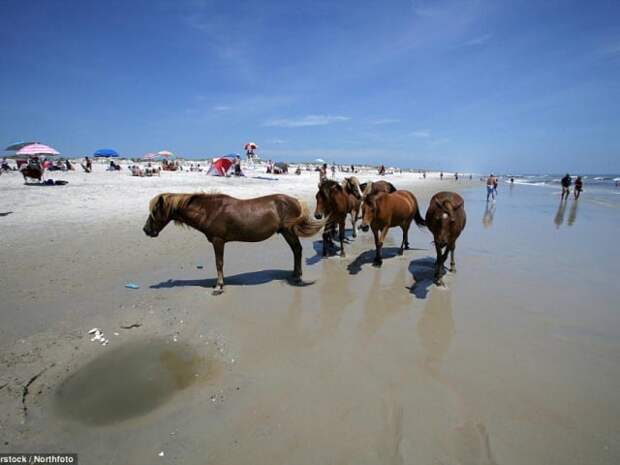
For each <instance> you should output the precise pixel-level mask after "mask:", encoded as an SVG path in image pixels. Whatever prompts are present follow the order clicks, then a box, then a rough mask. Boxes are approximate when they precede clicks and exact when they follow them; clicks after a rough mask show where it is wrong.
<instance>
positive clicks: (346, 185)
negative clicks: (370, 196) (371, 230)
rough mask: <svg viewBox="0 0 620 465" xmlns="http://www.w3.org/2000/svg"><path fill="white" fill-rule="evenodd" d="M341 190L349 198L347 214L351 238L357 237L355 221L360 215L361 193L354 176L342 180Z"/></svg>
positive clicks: (358, 183)
mask: <svg viewBox="0 0 620 465" xmlns="http://www.w3.org/2000/svg"><path fill="white" fill-rule="evenodd" d="M341 186H342V188H343V189H344V191H345V192H346V193H347V195H348V196H349V214H350V215H351V228H352V230H353V232H352V235H353V237H357V220H358V219H359V218H360V215H361V211H360V209H361V207H362V191H361V189H360V182H359V180H358V179H357V178H356V177H355V176H351V177H350V178H344V180H343V181H342V183H341Z"/></svg>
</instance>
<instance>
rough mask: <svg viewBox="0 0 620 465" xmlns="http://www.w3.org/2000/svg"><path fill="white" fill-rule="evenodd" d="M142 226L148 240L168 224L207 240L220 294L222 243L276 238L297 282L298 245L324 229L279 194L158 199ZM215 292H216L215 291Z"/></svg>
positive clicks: (294, 201) (294, 202)
mask: <svg viewBox="0 0 620 465" xmlns="http://www.w3.org/2000/svg"><path fill="white" fill-rule="evenodd" d="M149 209H150V214H149V217H148V219H147V220H146V223H145V225H144V228H143V230H144V232H145V233H146V235H147V236H151V237H157V235H158V234H159V232H160V231H161V230H162V229H164V227H165V226H166V225H167V224H168V223H169V222H170V221H174V222H175V223H176V224H184V225H187V226H189V227H191V228H194V229H197V230H198V231H200V232H202V233H204V235H205V236H207V239H208V240H209V242H211V243H212V244H213V249H214V250H215V265H216V268H217V284H216V286H215V288H216V291H215V293H216V294H218V293H221V292H223V290H224V244H226V242H231V241H239V242H260V241H264V240H266V239H268V238H269V237H271V236H273V235H274V234H275V233H280V234H282V236H283V237H284V239H285V240H286V242H287V243H288V245H289V246H290V247H291V249H292V250H293V256H294V269H293V280H294V282H296V283H299V282H301V274H302V272H301V243H300V242H299V237H310V236H313V235H315V234H316V233H318V232H319V231H320V230H321V228H322V227H323V226H324V225H325V222H324V221H317V220H314V219H313V218H312V217H311V216H310V214H309V213H308V209H307V208H306V206H305V205H304V204H303V203H302V202H300V201H299V200H297V199H295V198H293V197H290V196H288V195H284V194H276V195H267V196H264V197H257V198H254V199H247V200H240V199H236V198H234V197H230V196H228V195H225V194H159V195H157V196H155V197H154V198H153V199H152V200H151V202H150V204H149ZM218 288H219V291H218V290H217V289H218Z"/></svg>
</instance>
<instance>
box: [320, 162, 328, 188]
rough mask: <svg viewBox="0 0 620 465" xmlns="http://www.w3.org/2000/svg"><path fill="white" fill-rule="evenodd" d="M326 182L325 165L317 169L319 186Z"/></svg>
mask: <svg viewBox="0 0 620 465" xmlns="http://www.w3.org/2000/svg"><path fill="white" fill-rule="evenodd" d="M326 180H327V163H323V166H321V167H320V168H319V184H320V183H322V182H323V181H326Z"/></svg>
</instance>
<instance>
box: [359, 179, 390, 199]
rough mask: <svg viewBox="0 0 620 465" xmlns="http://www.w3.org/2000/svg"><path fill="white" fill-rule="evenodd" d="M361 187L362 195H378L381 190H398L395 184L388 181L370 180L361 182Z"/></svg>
mask: <svg viewBox="0 0 620 465" xmlns="http://www.w3.org/2000/svg"><path fill="white" fill-rule="evenodd" d="M360 189H361V191H362V197H366V196H368V195H377V194H379V193H380V192H387V193H390V192H396V188H395V187H394V184H392V183H391V182H387V181H368V182H365V183H363V184H360Z"/></svg>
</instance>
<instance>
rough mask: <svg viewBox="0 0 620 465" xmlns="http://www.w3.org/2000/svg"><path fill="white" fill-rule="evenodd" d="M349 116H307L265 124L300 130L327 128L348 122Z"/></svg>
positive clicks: (279, 119) (274, 120) (271, 121)
mask: <svg viewBox="0 0 620 465" xmlns="http://www.w3.org/2000/svg"><path fill="white" fill-rule="evenodd" d="M350 119H351V118H349V117H348V116H330V115H306V116H302V117H300V118H278V119H272V120H270V121H267V122H266V123H264V126H275V127H281V128H300V127H305V126H326V125H328V124H332V123H341V122H343V121H348V120H350Z"/></svg>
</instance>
